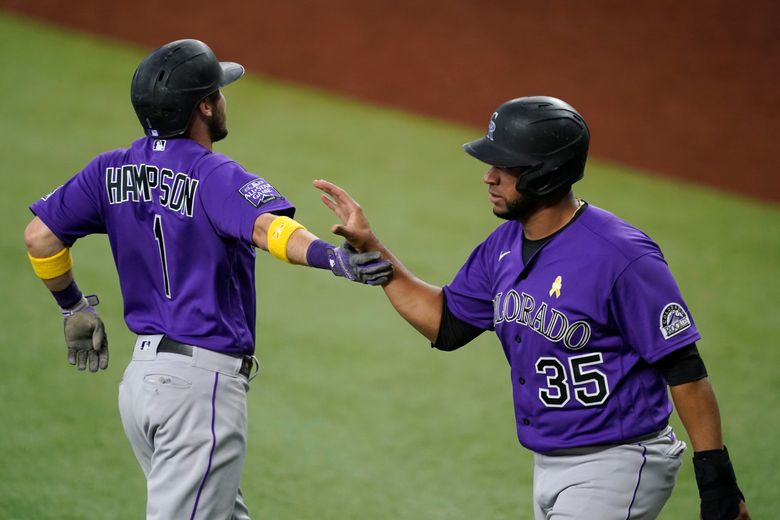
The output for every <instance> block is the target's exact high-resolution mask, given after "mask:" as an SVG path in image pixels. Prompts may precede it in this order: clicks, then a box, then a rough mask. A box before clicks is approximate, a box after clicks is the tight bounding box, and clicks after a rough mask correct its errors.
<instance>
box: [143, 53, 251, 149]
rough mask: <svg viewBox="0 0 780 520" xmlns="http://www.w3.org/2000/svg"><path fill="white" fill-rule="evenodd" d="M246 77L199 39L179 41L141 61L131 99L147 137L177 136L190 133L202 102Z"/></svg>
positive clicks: (234, 65)
mask: <svg viewBox="0 0 780 520" xmlns="http://www.w3.org/2000/svg"><path fill="white" fill-rule="evenodd" d="M243 75H244V67H242V66H241V65H239V64H238V63H232V62H220V61H218V60H217V57H216V56H215V55H214V53H213V52H212V50H211V49H210V48H209V46H208V45H206V44H205V43H203V42H202V41H199V40H176V41H175V42H171V43H168V44H166V45H163V46H162V47H160V48H159V49H157V50H155V51H154V52H152V53H151V54H150V55H148V56H147V57H146V58H144V59H143V61H141V64H140V65H138V68H137V69H136V71H135V74H134V75H133V82H132V84H131V87H130V99H131V100H132V102H133V108H135V113H136V115H138V120H139V121H140V122H141V126H143V127H144V132H146V135H148V136H151V137H175V136H177V135H181V134H183V133H184V132H185V131H186V130H187V125H189V122H190V118H192V114H193V112H194V111H195V107H197V106H198V103H200V101H201V100H202V99H203V98H205V97H206V96H208V95H209V94H211V93H213V92H216V91H217V90H219V89H220V88H222V87H224V86H225V85H227V84H228V83H232V82H234V81H236V80H237V79H238V78H240V77H241V76H243Z"/></svg>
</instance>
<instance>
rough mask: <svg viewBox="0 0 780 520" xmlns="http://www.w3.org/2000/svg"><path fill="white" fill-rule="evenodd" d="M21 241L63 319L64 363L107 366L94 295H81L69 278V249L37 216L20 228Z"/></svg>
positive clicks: (94, 369)
mask: <svg viewBox="0 0 780 520" xmlns="http://www.w3.org/2000/svg"><path fill="white" fill-rule="evenodd" d="M24 243H25V246H26V247H27V253H28V255H29V258H30V261H31V262H32V265H33V270H34V271H35V273H36V274H37V275H38V277H39V278H40V279H41V281H42V282H43V283H44V285H45V286H46V288H47V289H49V291H51V293H52V296H54V299H55V300H56V301H57V304H58V305H59V306H60V311H61V312H62V315H63V317H64V319H65V327H64V329H65V344H66V346H67V348H68V363H70V364H71V365H76V366H77V368H78V369H79V370H86V368H87V366H89V370H90V372H97V371H98V370H99V369H100V370H105V369H106V368H108V340H107V338H106V332H105V327H104V325H103V321H102V320H101V319H100V316H98V314H97V311H95V309H94V305H97V302H98V300H97V297H96V296H94V295H91V296H86V297H85V296H84V295H83V294H82V293H81V291H80V290H79V288H78V286H77V285H76V282H75V280H74V279H73V270H72V269H71V259H70V251H69V249H68V248H67V247H65V243H64V242H63V241H62V240H60V239H59V238H58V237H57V235H55V234H54V233H53V232H52V230H51V229H49V227H48V226H47V225H46V224H45V223H44V222H43V221H42V220H41V219H40V218H38V217H34V218H33V219H32V221H30V223H29V224H28V225H27V228H26V229H25V230H24Z"/></svg>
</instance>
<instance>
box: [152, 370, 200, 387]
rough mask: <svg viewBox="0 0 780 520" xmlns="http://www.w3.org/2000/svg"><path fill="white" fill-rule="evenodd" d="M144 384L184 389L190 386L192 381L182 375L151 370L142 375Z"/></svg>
mask: <svg viewBox="0 0 780 520" xmlns="http://www.w3.org/2000/svg"><path fill="white" fill-rule="evenodd" d="M144 384H147V385H153V386H155V387H158V388H180V389H186V388H190V387H192V382H191V381H188V380H186V379H184V378H182V377H179V376H174V375H172V374H166V373H163V372H152V373H149V374H145V375H144Z"/></svg>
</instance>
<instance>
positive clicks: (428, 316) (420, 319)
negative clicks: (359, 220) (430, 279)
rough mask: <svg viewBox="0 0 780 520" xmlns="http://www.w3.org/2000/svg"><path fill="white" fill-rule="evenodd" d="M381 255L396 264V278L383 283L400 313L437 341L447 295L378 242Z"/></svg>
mask: <svg viewBox="0 0 780 520" xmlns="http://www.w3.org/2000/svg"><path fill="white" fill-rule="evenodd" d="M375 247H376V250H379V251H380V252H381V253H382V258H384V259H385V260H389V261H390V262H391V263H392V264H393V277H392V278H391V280H390V282H389V283H387V284H386V285H385V286H384V290H385V294H386V295H387V298H388V299H389V300H390V303H391V304H392V305H393V307H394V308H395V310H396V311H397V312H398V314H400V315H401V317H403V318H404V319H405V320H406V321H407V322H409V324H410V325H411V326H412V327H414V328H415V329H417V331H418V332H419V333H420V334H422V335H423V336H425V337H426V338H428V340H429V341H431V343H433V342H435V341H436V337H437V336H438V334H439V327H440V325H441V311H442V305H443V304H444V296H443V294H442V289H441V287H437V286H435V285H431V284H429V283H427V282H425V281H423V280H421V279H419V278H417V277H416V276H415V275H414V274H413V273H412V272H411V271H410V270H409V269H407V268H406V266H404V265H403V264H402V263H401V261H400V260H398V258H396V256H395V255H393V253H392V252H390V251H389V250H388V249H387V248H385V247H384V246H382V245H381V244H378V243H377V244H375Z"/></svg>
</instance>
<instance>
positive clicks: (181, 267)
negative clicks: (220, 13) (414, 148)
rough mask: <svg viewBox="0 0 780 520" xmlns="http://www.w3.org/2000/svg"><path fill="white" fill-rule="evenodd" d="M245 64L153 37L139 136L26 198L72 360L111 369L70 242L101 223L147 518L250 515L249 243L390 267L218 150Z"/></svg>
mask: <svg viewBox="0 0 780 520" xmlns="http://www.w3.org/2000/svg"><path fill="white" fill-rule="evenodd" d="M243 74H244V69H243V67H241V66H240V65H238V64H236V63H228V62H219V61H217V58H216V57H215V56H214V53H213V52H212V51H211V49H209V47H208V46H206V45H205V44H204V43H202V42H200V41H197V40H178V41H175V42H171V43H169V44H167V45H164V46H163V47H161V48H159V49H157V50H155V51H154V52H152V53H151V54H150V55H149V56H147V57H146V58H145V59H144V60H143V61H142V62H141V64H140V65H139V66H138V69H137V70H136V72H135V75H134V77H133V81H132V86H131V98H132V103H133V106H134V108H135V111H136V114H137V115H138V118H139V121H140V122H141V125H142V126H143V127H144V130H145V132H146V137H144V138H141V139H138V140H137V141H135V142H133V143H132V144H131V145H130V147H129V148H127V149H118V150H112V151H109V152H106V153H102V154H100V155H98V156H97V157H95V158H94V159H93V160H92V161H91V162H90V163H89V164H88V165H87V166H86V167H85V168H84V169H83V170H81V171H80V172H79V173H77V174H76V175H75V176H74V177H72V178H71V179H70V180H68V181H67V182H66V183H65V184H64V185H62V186H60V187H59V188H57V189H56V190H54V191H53V192H52V193H50V194H49V195H47V196H45V197H43V198H42V199H40V200H39V201H37V202H35V203H34V204H32V205H31V206H30V209H31V210H32V212H33V213H34V214H35V218H33V220H32V222H31V223H30V224H29V225H28V227H27V229H26V231H25V241H26V245H27V249H28V253H29V257H30V260H31V262H32V264H33V268H34V270H35V272H36V274H37V275H38V276H39V277H40V278H42V279H43V281H44V283H45V284H46V286H47V287H48V288H49V289H50V290H51V291H52V293H53V295H54V297H55V299H56V301H57V303H58V304H59V306H60V308H61V310H62V314H63V315H64V317H65V342H66V345H67V347H68V361H69V362H70V364H73V365H77V367H78V369H79V370H85V369H86V368H87V367H89V369H90V371H92V372H96V371H98V370H99V369H105V368H106V367H107V366H108V346H107V341H106V334H105V331H104V326H103V322H102V321H101V319H100V317H99V316H98V314H97V312H96V311H95V308H94V306H95V305H96V304H97V303H98V302H97V298H96V297H95V296H86V297H85V296H84V295H83V294H82V292H81V291H80V290H79V288H78V287H77V285H76V283H75V281H74V279H73V273H72V270H71V264H72V262H71V258H70V253H69V248H70V247H71V246H72V245H73V243H74V242H75V241H76V240H78V239H79V238H81V237H83V236H85V235H89V234H93V233H105V234H107V235H108V239H109V242H110V244H111V250H112V253H113V256H114V261H115V263H116V268H117V272H118V275H119V282H120V286H121V290H122V297H123V300H124V315H125V321H126V323H127V326H128V327H129V328H130V330H131V331H133V332H134V333H136V334H137V335H138V338H137V340H136V342H135V347H134V351H133V357H132V361H131V363H130V364H129V366H128V367H127V370H126V371H125V373H124V377H123V379H122V383H121V384H120V389H119V408H120V414H121V417H122V423H123V426H124V429H125V432H126V434H127V437H128V439H129V441H130V443H131V445H132V448H133V451H134V453H135V455H136V457H137V459H138V461H139V463H140V465H141V468H142V470H143V472H144V475H145V476H146V479H147V491H148V496H147V518H150V519H160V520H171V519H179V518H182V519H194V518H202V519H209V520H211V519H218V518H219V519H226V518H233V519H246V518H249V514H248V511H247V508H246V505H245V503H244V500H243V497H242V495H241V492H240V490H239V480H240V475H241V468H242V465H243V461H244V454H245V451H246V392H247V390H248V388H249V384H248V382H249V379H250V378H251V377H250V376H251V375H252V374H253V373H256V366H255V363H256V358H255V357H254V352H255V311H256V307H255V287H254V266H255V248H260V249H263V250H267V251H269V252H270V253H271V254H273V255H274V256H275V257H277V258H279V259H281V260H283V261H286V262H289V263H293V264H302V265H309V266H312V267H317V268H322V269H330V270H331V271H332V272H333V273H334V274H336V275H337V276H342V277H345V278H347V279H350V280H353V281H357V282H361V283H366V284H371V285H378V284H381V283H383V282H385V281H387V279H388V277H389V275H390V273H391V271H392V266H391V265H390V263H389V262H387V261H383V260H380V259H379V256H380V255H379V253H369V254H365V253H358V252H357V251H355V250H354V249H351V248H350V247H348V246H347V245H345V246H342V247H334V246H331V245H329V244H327V243H326V242H323V241H321V240H318V239H317V238H316V237H315V236H314V235H312V234H311V233H309V232H308V231H306V230H305V228H303V226H302V225H301V224H299V223H297V222H296V221H295V220H293V219H292V216H293V214H294V212H295V208H294V207H293V205H292V204H291V203H290V202H289V201H288V200H287V199H286V198H285V197H284V196H282V195H281V194H280V193H279V192H278V191H277V190H276V189H275V188H274V187H273V186H272V185H271V184H270V183H269V182H268V181H266V180H265V179H262V178H260V177H258V176H256V175H254V174H252V173H249V172H247V171H246V170H245V169H244V168H243V167H242V166H241V165H239V164H238V163H236V162H235V161H233V160H232V159H230V158H229V157H226V156H224V155H221V154H218V153H214V152H213V151H212V144H213V143H214V142H215V141H219V140H220V139H223V138H224V137H225V136H226V135H227V126H226V121H225V99H224V97H223V95H222V93H221V91H220V89H221V88H222V87H224V86H225V85H227V84H228V83H231V82H233V81H235V80H237V79H239V78H240V77H241V76H242V75H243Z"/></svg>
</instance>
